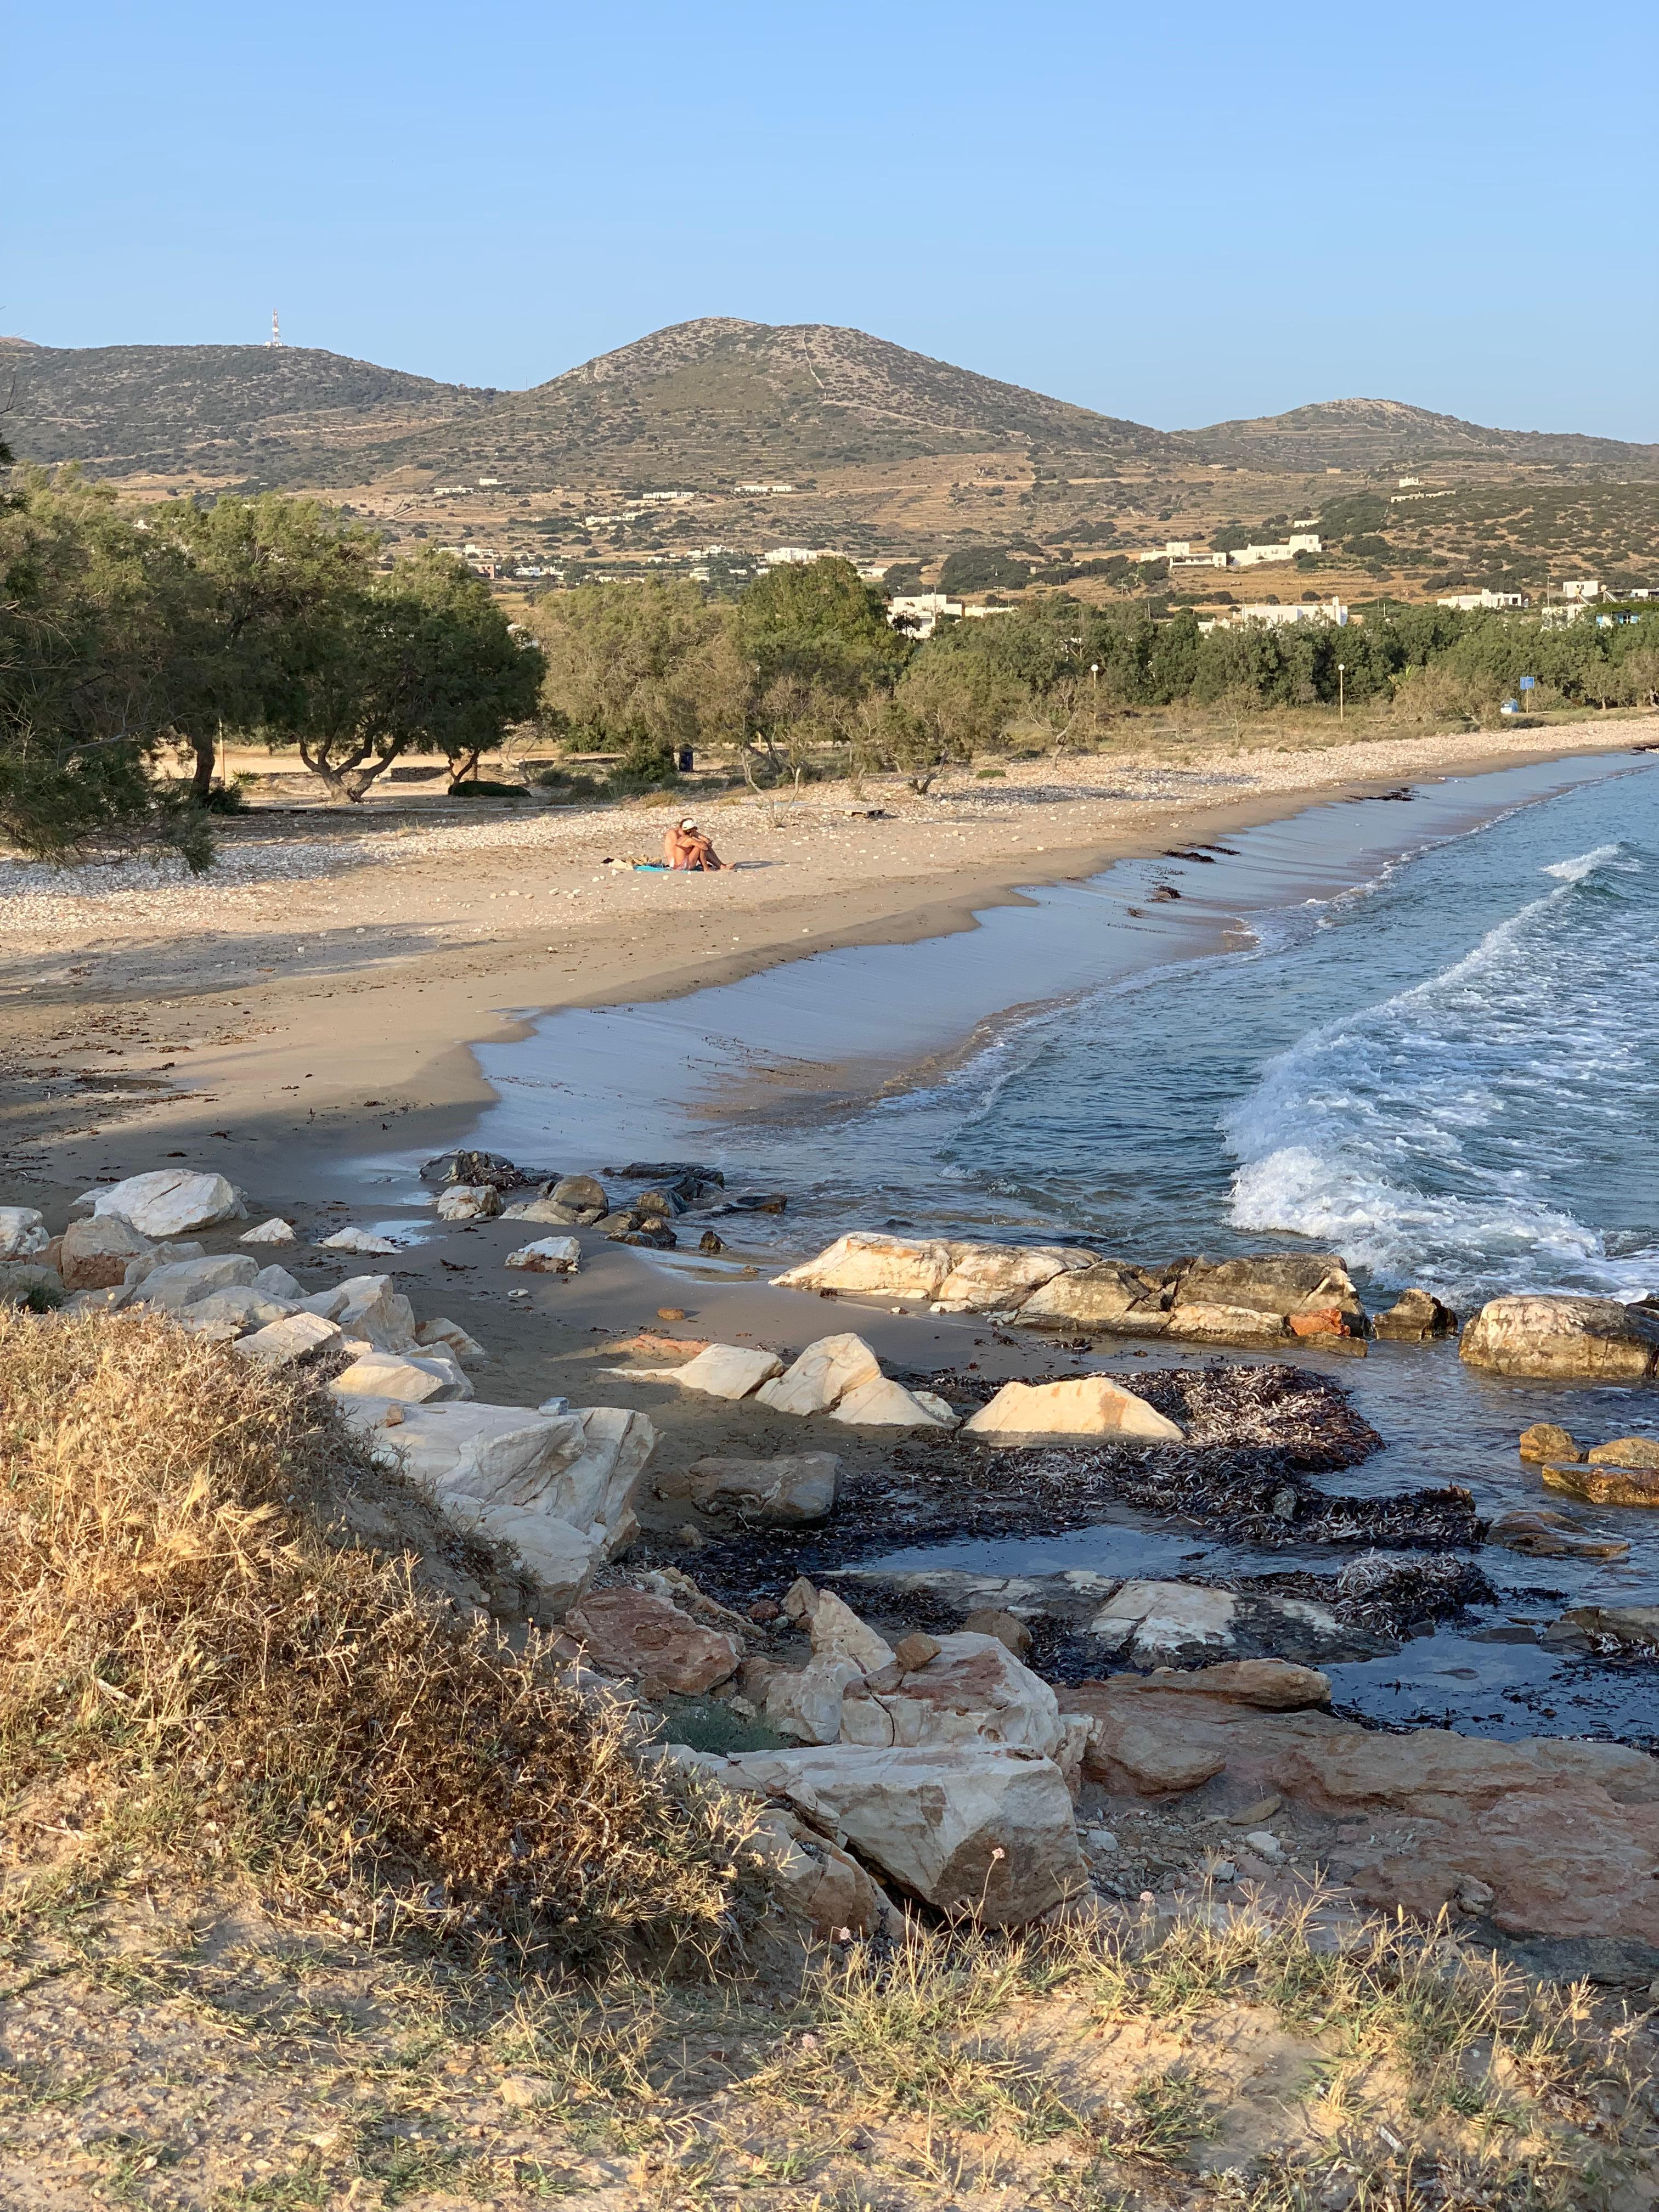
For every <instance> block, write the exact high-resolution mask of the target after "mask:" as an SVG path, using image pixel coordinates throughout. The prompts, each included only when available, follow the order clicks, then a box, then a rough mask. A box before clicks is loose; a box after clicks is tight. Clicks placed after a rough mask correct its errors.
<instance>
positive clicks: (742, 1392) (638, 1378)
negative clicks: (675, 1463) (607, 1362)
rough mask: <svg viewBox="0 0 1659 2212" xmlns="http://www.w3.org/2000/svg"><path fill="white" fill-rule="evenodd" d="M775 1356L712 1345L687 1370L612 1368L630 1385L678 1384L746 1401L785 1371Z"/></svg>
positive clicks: (610, 1371)
mask: <svg viewBox="0 0 1659 2212" xmlns="http://www.w3.org/2000/svg"><path fill="white" fill-rule="evenodd" d="M782 1366H783V1362H782V1360H781V1359H780V1358H778V1356H777V1354H776V1352H763V1351H757V1350H752V1349H751V1348H750V1346H747V1345H742V1344H711V1345H709V1346H707V1347H706V1348H705V1349H704V1350H703V1351H702V1352H699V1353H698V1354H697V1356H696V1358H695V1359H688V1360H687V1361H686V1363H685V1364H684V1367H644V1368H641V1367H609V1368H607V1369H606V1370H605V1372H606V1374H608V1375H617V1376H623V1377H624V1378H625V1379H626V1380H627V1381H629V1382H630V1383H678V1385H679V1387H680V1389H682V1390H697V1391H700V1392H701V1393H702V1395H703V1396H704V1397H707V1398H732V1399H738V1398H747V1397H749V1396H750V1395H751V1393H753V1392H754V1391H756V1390H757V1389H759V1387H760V1385H761V1384H762V1383H765V1382H768V1381H769V1379H770V1378H771V1377H772V1376H774V1375H776V1374H778V1373H779V1372H780V1371H781V1369H782Z"/></svg>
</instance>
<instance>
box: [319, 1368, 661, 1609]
mask: <svg viewBox="0 0 1659 2212" xmlns="http://www.w3.org/2000/svg"><path fill="white" fill-rule="evenodd" d="M343 1410H344V1412H345V1413H346V1417H347V1419H349V1420H350V1421H351V1422H352V1424H353V1425H354V1426H355V1427H356V1428H357V1429H358V1430H359V1431H362V1433H363V1434H365V1435H366V1436H367V1437H368V1440H369V1443H370V1444H371V1447H372V1449H374V1452H375V1454H376V1455H377V1456H378V1457H380V1458H382V1459H384V1460H386V1462H389V1463H390V1464H392V1465H393V1466H398V1467H401V1468H402V1470H403V1472H404V1474H406V1475H407V1476H408V1478H409V1479H410V1481H412V1482H414V1483H415V1484H416V1486H417V1487H418V1488H419V1489H420V1490H421V1491H422V1492H423V1493H424V1494H425V1495H426V1496H427V1497H428V1498H430V1499H431V1500H432V1502H433V1503H434V1504H435V1505H437V1506H438V1507H439V1509H440V1510H441V1511H442V1512H443V1513H444V1514H445V1515H446V1516H447V1518H448V1519H449V1520H450V1521H451V1522H453V1523H454V1525H455V1526H456V1527H457V1528H461V1529H463V1530H466V1531H469V1532H472V1533H476V1534H481V1535H483V1536H485V1537H487V1538H489V1539H490V1540H491V1541H495V1542H499V1543H505V1544H508V1545H510V1546H512V1547H513V1549H514V1550H516V1551H517V1553H519V1556H520V1559H522V1560H523V1561H524V1564H525V1565H526V1568H527V1569H528V1571H530V1573H531V1574H532V1575H533V1576H534V1577H536V1579H537V1580H538V1582H539V1583H541V1585H542V1589H543V1592H544V1600H545V1603H546V1606H547V1608H548V1610H549V1611H550V1612H551V1613H554V1614H555V1615H557V1614H559V1613H562V1612H563V1611H564V1610H565V1609H566V1607H568V1606H569V1605H571V1604H573V1603H574V1601H575V1600H576V1598H577V1597H578V1596H580V1594H581V1592H582V1591H583V1590H584V1589H586V1586H587V1583H588V1582H589V1581H590V1580H591V1578H592V1575H593V1572H594V1571H595V1570H596V1568H598V1567H599V1565H602V1564H603V1563H604V1562H605V1560H606V1559H611V1558H613V1557H614V1556H615V1555H616V1553H617V1552H619V1551H621V1550H622V1549H623V1547H625V1546H626V1545H627V1544H628V1543H629V1542H630V1541H632V1539H633V1537H634V1534H635V1531H636V1529H637V1528H638V1525H639V1524H638V1522H637V1520H636V1518H635V1514H634V1510H633V1501H634V1494H635V1490H636V1488H637V1486H638V1484H639V1480H640V1477H641V1474H643V1473H644V1470H645V1466H646V1462H647V1460H648V1459H649V1458H650V1455H651V1453H652V1450H653V1448H654V1446H655V1443H656V1431H655V1430H654V1429H653V1427H652V1425H651V1424H650V1422H649V1421H647V1419H646V1418H645V1416H644V1415H643V1414H642V1413H629V1412H627V1411H625V1410H624V1409H623V1408H622V1407H616V1406H590V1407H581V1408H578V1409H577V1410H576V1411H575V1412H574V1413H564V1414H541V1413H527V1412H526V1411H525V1410H524V1409H523V1408H522V1407H518V1406H481V1405H478V1404H476V1403H474V1404H471V1405H422V1406H410V1405H397V1404H390V1403H389V1402H388V1401H386V1400H384V1399H375V1398H360V1399H355V1400H347V1401H343Z"/></svg>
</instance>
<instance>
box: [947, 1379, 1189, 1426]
mask: <svg viewBox="0 0 1659 2212" xmlns="http://www.w3.org/2000/svg"><path fill="white" fill-rule="evenodd" d="M962 1433H963V1436H964V1437H981V1438H985V1439H990V1438H995V1439H996V1440H997V1441H998V1442H999V1443H1006V1442H1008V1441H1010V1440H1012V1439H1013V1438H1015V1437H1029V1438H1030V1439H1032V1440H1033V1441H1041V1440H1042V1439H1043V1438H1046V1437H1057V1436H1066V1437H1104V1436H1125V1437H1151V1438H1153V1439H1155V1440H1156V1441H1158V1442H1159V1443H1181V1442H1182V1431H1181V1429H1180V1428H1179V1427H1178V1426H1177V1425H1176V1423H1175V1422H1174V1421H1172V1420H1170V1419H1168V1417H1167V1416H1166V1415H1164V1414H1163V1413H1158V1411H1157V1410H1156V1408H1155V1407H1152V1406H1149V1405H1148V1404H1147V1403H1146V1400H1145V1399H1144V1398H1138V1397H1137V1396H1136V1395H1135V1394H1134V1392H1133V1390H1126V1389H1123V1388H1122V1386H1121V1384H1120V1383H1113V1382H1110V1381H1109V1380H1108V1378H1107V1377H1106V1376H1103V1375H1079V1376H1073V1377H1071V1378H1069V1379H1068V1380H1067V1381H1066V1382H1064V1383H1004V1384H1003V1386H1002V1388H1001V1389H1000V1390H999V1391H998V1392H997V1395H996V1396H995V1397H994V1398H993V1399H992V1401H991V1402H990V1404H989V1405H988V1406H982V1407H981V1408H980V1410H979V1412H978V1413H975V1415H974V1416H973V1418H972V1419H971V1420H969V1421H967V1422H965V1423H964V1424H963V1431H962Z"/></svg>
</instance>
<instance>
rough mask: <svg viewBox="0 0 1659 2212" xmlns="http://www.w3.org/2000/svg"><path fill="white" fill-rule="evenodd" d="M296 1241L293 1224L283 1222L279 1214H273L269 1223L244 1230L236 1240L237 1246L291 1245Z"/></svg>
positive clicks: (264, 1222)
mask: <svg viewBox="0 0 1659 2212" xmlns="http://www.w3.org/2000/svg"><path fill="white" fill-rule="evenodd" d="M296 1241H297V1239H296V1237H295V1228H294V1224H293V1223H292V1222H291V1221H284V1220H283V1217H282V1215H281V1214H280V1213H273V1214H272V1215H271V1217H270V1220H269V1221H261V1222H258V1223H257V1224H256V1225H254V1227H253V1228H252V1229H245V1230H244V1231H242V1233H241V1235H240V1237H238V1238H237V1239H236V1242H237V1243H239V1244H292V1243H295V1242H296Z"/></svg>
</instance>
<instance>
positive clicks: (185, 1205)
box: [76, 1168, 247, 1237]
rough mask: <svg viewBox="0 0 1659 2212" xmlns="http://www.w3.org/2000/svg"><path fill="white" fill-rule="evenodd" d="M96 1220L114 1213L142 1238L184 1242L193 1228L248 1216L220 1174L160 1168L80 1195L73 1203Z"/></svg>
mask: <svg viewBox="0 0 1659 2212" xmlns="http://www.w3.org/2000/svg"><path fill="white" fill-rule="evenodd" d="M76 1205H77V1206H90V1207H91V1208H92V1211H93V1212H94V1215H95V1216H98V1217H99V1218H101V1217H102V1216H104V1215H105V1214H109V1213H118V1214H119V1215H120V1216H121V1218H122V1219H123V1220H125V1221H130V1222H131V1224H132V1225H133V1227H134V1228H135V1229H137V1231H139V1232H140V1233H141V1234H142V1235H143V1236H145V1237H188V1236H189V1235H190V1233H191V1230H193V1229H216V1228H217V1227H218V1225H219V1224H220V1223H221V1222H223V1221H241V1220H245V1219H246V1216H247V1208H246V1206H244V1205H243V1203H242V1199H241V1194H240V1192H239V1191H238V1190H237V1189H236V1188H235V1186H234V1184H232V1183H229V1182H226V1180H225V1178H224V1176H222V1175H191V1174H188V1173H186V1172H185V1170H183V1169H179V1168H158V1169H156V1170H154V1171H153V1172H152V1173H150V1174H149V1175H138V1176H128V1177H127V1179H126V1181H125V1182H118V1183H112V1184H111V1185H110V1186H109V1188H108V1189H106V1190H89V1191H86V1192H84V1193H83V1194H82V1196H81V1197H80V1198H79V1199H78V1200H76Z"/></svg>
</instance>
